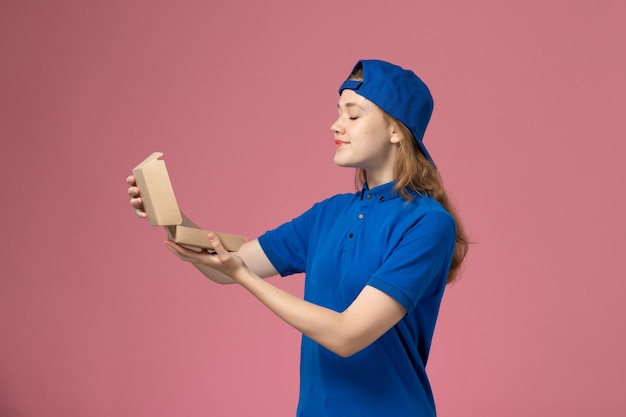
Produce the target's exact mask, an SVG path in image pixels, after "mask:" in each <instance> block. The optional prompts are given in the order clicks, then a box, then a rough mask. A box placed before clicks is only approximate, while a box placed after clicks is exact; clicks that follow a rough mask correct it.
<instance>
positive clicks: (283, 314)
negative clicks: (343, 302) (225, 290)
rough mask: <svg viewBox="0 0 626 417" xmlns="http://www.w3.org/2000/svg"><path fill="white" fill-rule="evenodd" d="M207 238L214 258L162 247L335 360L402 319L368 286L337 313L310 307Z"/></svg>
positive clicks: (169, 244)
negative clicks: (226, 283)
mask: <svg viewBox="0 0 626 417" xmlns="http://www.w3.org/2000/svg"><path fill="white" fill-rule="evenodd" d="M210 238H211V240H212V242H213V245H214V247H215V251H216V254H215V255H210V254H207V253H198V252H195V251H192V250H189V249H186V248H184V247H182V246H180V245H177V244H176V243H174V242H171V241H167V242H166V243H165V244H166V246H167V247H168V248H169V249H170V250H171V251H172V252H173V253H174V254H175V255H176V256H178V257H179V258H181V259H182V260H184V261H187V262H191V263H194V264H202V265H206V266H207V267H209V268H211V269H213V270H218V271H220V272H221V273H223V274H224V275H226V276H228V277H230V278H231V279H232V280H233V281H235V282H237V283H239V284H240V285H241V286H243V287H244V288H246V289H247V290H248V291H249V292H250V293H251V294H252V295H254V296H255V297H256V298H257V299H258V300H259V301H261V302H262V303H263V304H265V306H267V307H268V308H269V309H270V310H271V311H272V312H274V313H275V314H276V315H277V316H278V317H280V318H281V319H282V320H284V321H285V322H286V323H288V324H289V325H291V326H292V327H294V328H295V329H297V330H299V331H300V332H302V333H303V334H305V335H306V336H308V337H310V338H311V339H313V340H315V341H316V342H318V343H319V344H321V345H322V346H324V347H326V348H327V349H329V350H331V351H333V352H335V353H336V354H338V355H340V356H343V357H348V356H350V355H353V354H354V353H356V352H358V351H360V350H362V349H363V348H365V347H367V346H369V345H370V344H371V343H372V342H374V341H375V340H376V339H378V338H379V337H380V336H382V335H383V334H384V333H385V332H386V331H387V330H389V329H390V328H391V327H392V326H394V325H395V324H396V323H397V322H398V321H399V320H400V319H402V317H404V315H405V314H406V310H405V309H404V307H402V305H400V303H398V302H397V301H396V300H394V299H393V298H391V297H390V296H388V295H387V294H385V293H384V292H382V291H380V290H378V289H376V288H374V287H370V286H366V287H365V288H364V289H363V290H362V292H361V293H360V294H359V296H358V297H357V298H356V300H355V301H354V302H353V303H352V304H351V305H350V306H349V307H348V308H347V309H346V310H345V311H343V312H336V311H334V310H330V309H327V308H324V307H320V306H318V305H315V304H312V303H310V302H308V301H305V300H302V299H300V298H298V297H295V296H293V295H291V294H289V293H288V292H286V291H283V290H281V289H279V288H277V287H275V286H274V285H272V284H270V283H269V282H267V281H264V280H263V279H262V278H261V277H260V276H259V275H257V274H256V273H255V272H254V271H253V270H251V269H250V268H248V266H247V265H246V262H245V260H244V259H243V258H240V257H239V256H237V254H233V253H229V252H227V251H226V250H225V249H224V248H223V246H222V245H221V243H220V242H219V239H218V238H217V237H215V236H214V235H210ZM256 244H257V245H258V242H257V243H256ZM259 249H261V248H260V245H259ZM261 252H262V249H261Z"/></svg>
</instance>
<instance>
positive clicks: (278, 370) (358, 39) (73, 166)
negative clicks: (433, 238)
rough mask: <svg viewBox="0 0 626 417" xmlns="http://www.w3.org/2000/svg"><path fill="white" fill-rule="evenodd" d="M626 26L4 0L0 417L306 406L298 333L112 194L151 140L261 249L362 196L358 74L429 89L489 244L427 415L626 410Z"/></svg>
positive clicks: (419, 13) (205, 201) (465, 10)
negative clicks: (259, 239) (371, 64)
mask: <svg viewBox="0 0 626 417" xmlns="http://www.w3.org/2000/svg"><path fill="white" fill-rule="evenodd" d="M625 22H626V3H625V2H624V1H623V0H614V1H609V0H606V1H596V2H589V1H582V0H558V1H546V0H540V1H539V0H527V1H524V2H512V1H501V0H477V1H465V0H459V1H429V2H425V1H416V0H406V1H393V0H389V1H384V2H383V1H361V2H357V3H355V2H341V1H309V2H297V1H286V0H284V1H252V0H248V1H245V0H244V1H242V0H235V1H228V2H224V1H222V2H217V1H213V2H207V1H175V0H170V1H166V0H163V1H147V0H145V1H122V0H114V1H112V0H109V1H80V0H75V1H68V0H64V1H54V2H53V1H19V0H3V1H2V2H0V53H1V59H2V63H1V65H0V74H1V79H0V83H1V84H0V106H1V107H0V118H1V119H2V120H1V123H0V137H1V139H2V152H0V170H1V172H0V174H1V175H0V181H2V184H1V185H2V188H1V189H2V192H3V198H2V205H1V208H0V210H2V211H1V214H2V218H3V219H4V220H3V222H4V224H3V231H4V233H3V236H4V241H3V242H2V251H1V252H0V257H1V258H0V261H1V264H2V267H3V268H2V273H1V278H0V415H1V416H2V417H18V416H22V417H32V416H90V417H99V416H120V417H126V416H129V417H130V416H153V417H158V416H188V417H194V416H207V415H213V416H244V415H255V416H291V415H293V414H294V410H295V406H296V401H297V385H298V345H299V334H298V333H297V332H296V331H294V330H292V329H291V328H289V327H288V326H287V325H285V324H283V323H282V322H281V321H280V320H278V319H277V318H275V317H274V316H273V315H272V314H271V313H270V312H268V311H266V310H265V309H264V308H263V307H262V306H261V305H260V304H259V303H257V302H256V301H255V300H254V299H252V298H251V297H250V296H249V295H248V294H247V293H245V292H244V291H243V290H242V289H241V288H238V287H235V286H233V287H220V286H217V285H214V284H213V283H211V282H210V281H208V280H206V279H204V278H203V277H201V276H200V275H199V274H198V273H196V272H195V270H194V269H193V268H191V267H190V266H188V265H184V264H182V263H181V262H179V261H178V260H177V259H175V258H174V257H173V256H171V255H170V254H169V252H167V250H166V249H165V248H164V247H163V243H162V242H163V240H164V233H163V231H162V230H161V229H159V228H150V227H148V225H147V224H146V223H145V222H142V221H140V220H139V219H137V218H136V217H135V216H134V215H133V214H132V211H131V209H130V208H129V206H128V197H127V195H126V188H127V187H126V185H125V183H124V179H125V177H126V176H127V175H128V174H129V172H130V170H131V168H132V167H133V166H134V165H135V164H137V163H138V162H140V161H141V160H142V159H143V158H145V157H146V156H148V155H149V154H150V153H151V152H153V151H162V152H164V153H165V157H166V161H167V164H168V168H169V170H170V173H171V177H172V182H173V184H174V187H175V190H176V193H177V198H178V200H179V203H180V205H181V207H182V208H183V210H184V211H186V212H187V214H189V215H190V216H191V217H192V218H194V219H195V220H196V221H197V222H198V223H200V224H201V225H202V226H203V227H205V228H211V229H214V230H218V231H224V232H231V233H239V234H245V235H247V236H248V237H250V238H253V237H256V236H257V235H258V234H260V233H262V232H263V231H265V230H266V229H268V228H272V227H274V226H276V225H278V224H280V223H281V222H283V221H286V220H289V219H290V218H291V217H293V216H295V215H297V214H299V213H301V212H302V211H304V210H305V209H307V208H308V207H309V206H310V205H311V204H312V203H313V202H315V201H317V200H320V199H322V198H324V197H326V196H329V195H331V194H334V193H337V192H350V191H352V190H353V186H352V175H353V173H352V171H351V170H346V169H341V168H337V167H335V166H334V165H333V163H332V155H333V152H334V148H333V141H332V135H331V133H330V130H329V126H330V124H331V122H332V121H333V120H334V117H335V115H336V101H337V98H338V97H337V93H336V88H337V87H338V85H339V83H340V82H341V81H342V80H343V79H344V78H345V77H346V75H347V74H348V72H349V70H350V69H351V67H352V65H353V64H354V63H355V62H356V60H357V59H359V58H381V59H386V60H390V61H393V62H396V63H398V64H401V65H403V66H406V67H410V68H412V69H414V70H415V71H416V72H417V73H418V74H420V75H421V76H422V77H423V78H424V80H426V82H427V83H428V84H429V85H430V87H431V89H432V91H433V94H434V96H435V102H436V105H435V113H434V116H433V120H432V124H431V126H430V128H429V131H428V132H427V137H426V143H427V145H428V147H429V149H430V150H431V154H432V155H433V156H434V158H435V160H436V161H437V163H438V165H439V167H440V170H441V172H442V174H443V176H444V179H445V182H446V185H447V188H448V189H449V190H450V193H451V196H452V198H453V199H454V201H455V202H456V204H457V206H458V208H459V211H460V212H461V214H462V216H463V218H464V220H465V222H466V225H467V228H468V231H469V233H470V234H471V237H472V239H473V241H474V242H475V244H474V245H473V246H472V248H471V251H470V255H469V258H468V261H467V264H466V267H465V273H464V275H463V276H462V278H461V281H460V282H459V283H458V284H457V285H455V286H453V287H450V288H449V289H448V291H447V293H446V296H445V298H444V303H443V310H442V313H441V316H440V321H439V326H438V328H437V331H436V334H435V340H434V343H433V348H432V354H431V360H430V363H429V372H430V375H431V380H432V384H433V388H434V392H435V396H436V400H437V405H438V409H439V415H440V416H443V417H446V416H449V417H452V416H476V417H484V416H508V417H516V416H535V417H542V416H545V417H548V416H550V417H552V416H565V415H567V416H570V417H577V416H591V415H602V416H623V415H625V414H626V396H624V382H623V380H624V377H625V376H626V375H625V374H626V359H625V355H624V352H625V351H626V341H625V337H624V328H625V326H624V321H625V320H624V319H625V313H626V309H625V307H624V303H623V302H622V298H623V294H624V293H625V291H626V279H625V278H626V266H625V263H624V253H625V249H626V220H625V218H624V213H625V212H626V199H625V197H624V191H625V186H626V181H625V178H626V169H625V165H626V164H625V163H624V158H625V156H626V143H625V140H624V139H625V135H626V117H624V114H625V109H626V82H625V77H626V60H625V53H624V51H625V49H624V45H626V24H625ZM271 280H272V281H273V282H275V283H276V284H278V285H280V286H281V287H283V288H286V289H288V290H289V291H291V292H294V293H296V294H300V293H301V290H302V277H301V276H298V277H294V278H290V279H280V278H272V279H271Z"/></svg>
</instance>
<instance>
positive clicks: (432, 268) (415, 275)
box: [367, 211, 456, 312]
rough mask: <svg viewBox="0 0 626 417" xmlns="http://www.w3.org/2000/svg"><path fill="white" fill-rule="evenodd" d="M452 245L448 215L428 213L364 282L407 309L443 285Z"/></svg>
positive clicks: (452, 230)
mask: <svg viewBox="0 0 626 417" xmlns="http://www.w3.org/2000/svg"><path fill="white" fill-rule="evenodd" d="M455 244H456V225H455V223H454V219H453V218H452V216H450V215H449V214H448V213H446V212H440V211H432V212H428V213H426V214H424V216H423V217H421V218H420V219H419V220H418V221H417V222H416V223H415V224H414V225H413V226H412V227H411V228H409V229H408V230H407V231H406V232H405V234H404V235H403V237H402V239H401V240H400V242H399V243H398V244H397V246H396V247H395V248H394V249H393V250H392V252H391V253H390V254H389V256H388V257H387V259H386V260H385V261H384V262H383V264H382V265H381V266H380V268H378V270H377V271H376V272H375V273H374V274H373V275H372V276H371V278H370V279H369V281H368V283H367V285H370V286H372V287H375V288H377V289H379V290H381V291H383V292H384V293H386V294H388V295H389V296H391V297H392V298H394V299H395V300H396V301H398V302H399V303H400V304H402V306H403V307H404V308H405V309H406V311H407V312H411V311H412V310H413V309H414V308H415V306H416V305H417V303H418V301H419V300H420V299H421V298H423V297H427V296H429V295H432V294H433V293H435V292H437V291H438V290H439V289H440V288H441V287H442V286H444V285H445V282H446V280H447V277H448V272H449V269H450V263H451V262H452V255H453V254H454V248H455Z"/></svg>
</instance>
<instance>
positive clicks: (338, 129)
mask: <svg viewBox="0 0 626 417" xmlns="http://www.w3.org/2000/svg"><path fill="white" fill-rule="evenodd" d="M340 120H341V117H338V118H337V120H335V122H334V123H333V124H332V125H330V130H331V131H332V132H333V133H334V134H335V135H340V134H342V133H343V131H344V130H343V125H342V123H341V122H340Z"/></svg>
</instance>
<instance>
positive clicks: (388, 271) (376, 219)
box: [127, 60, 468, 417]
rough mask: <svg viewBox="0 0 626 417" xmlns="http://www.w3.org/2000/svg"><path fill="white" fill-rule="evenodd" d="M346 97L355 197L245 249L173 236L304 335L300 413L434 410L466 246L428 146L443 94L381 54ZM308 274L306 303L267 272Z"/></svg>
mask: <svg viewBox="0 0 626 417" xmlns="http://www.w3.org/2000/svg"><path fill="white" fill-rule="evenodd" d="M339 93H340V99H339V104H338V110H339V117H338V118H337V120H336V121H335V123H334V124H333V125H332V126H331V129H332V131H333V133H334V136H335V146H336V153H335V163H336V164H337V165H339V166H342V167H354V168H356V182H357V185H358V189H359V191H358V192H357V193H354V194H342V195H337V196H334V197H331V198H329V199H327V200H324V201H322V202H320V203H317V204H315V205H314V206H313V207H312V208H311V209H309V210H308V211H307V212H305V213H304V214H302V215H301V216H299V217H297V218H296V219H294V220H292V221H290V222H288V223H285V224H283V225H282V226H280V227H278V228H276V229H274V230H271V231H268V232H266V233H265V234H263V235H262V236H260V237H259V238H258V239H256V240H253V241H250V242H247V243H245V244H244V245H243V246H242V247H241V249H240V250H239V251H238V252H237V253H229V252H227V251H226V250H224V248H223V246H222V245H221V243H220V241H219V239H218V238H217V237H216V236H215V235H213V234H210V235H209V238H210V239H211V241H212V243H213V244H214V247H215V253H214V254H209V253H198V252H195V251H192V250H188V249H186V248H184V247H182V246H179V245H177V244H175V243H174V242H171V241H167V242H166V243H165V244H166V246H167V248H168V249H169V250H171V251H172V252H173V253H174V254H175V255H176V256H178V257H179V258H180V259H182V260H184V261H187V262H191V263H192V264H194V265H195V266H196V267H197V268H198V269H199V270H200V271H201V272H203V273H204V274H205V275H206V276H207V277H209V278H210V279H212V280H214V281H216V282H219V283H238V284H240V285H241V286H243V287H244V288H245V289H247V290H248V291H249V292H250V293H251V294H252V295H254V297H256V298H257V299H258V300H259V301H261V302H262V303H263V304H265V305H266V306H267V307H268V308H269V309H270V310H271V311H273V312H274V313H275V314H276V315H277V316H279V317H280V318H281V319H282V320H284V321H285V322H287V323H288V324H289V325H291V326H293V327H294V328H296V329H297V330H299V331H300V332H301V333H302V334H303V336H302V347H301V369H300V399H299V404H298V416H301V417H305V416H307V417H308V416H311V417H313V416H314V417H320V416H342V417H345V416H359V417H363V416H380V417H387V416H394V417H402V416H434V415H435V405H434V400H433V396H432V392H431V388H430V385H429V382H428V378H427V375H426V372H425V366H426V361H427V358H428V353H429V348H430V344H431V340H432V336H433V332H434V326H435V321H436V318H437V314H438V311H439V306H440V303H441V298H442V295H443V291H444V288H445V286H446V283H449V282H452V281H453V280H454V279H455V277H456V275H457V273H458V270H459V267H460V265H461V262H462V261H463V258H464V257H465V253H466V251H467V246H468V242H467V238H466V236H465V233H464V231H463V227H462V225H461V223H460V222H459V219H458V218H457V217H456V215H455V213H454V210H453V208H452V206H451V205H450V202H449V201H448V198H447V197H446V194H445V191H444V189H443V187H442V183H441V180H440V177H439V174H438V172H437V169H436V167H435V164H434V162H433V160H432V158H431V157H430V155H429V153H428V151H427V150H426V148H425V147H424V145H423V141H422V140H423V135H424V131H425V130H426V126H427V125H428V121H429V120H430V115H431V113H432V108H433V101H432V97H431V95H430V92H429V91H428V88H427V87H426V85H425V84H424V83H423V82H422V81H421V80H420V79H419V78H418V77H417V76H416V75H415V74H414V73H413V72H412V71H408V70H404V69H402V68H401V67H398V66H396V65H393V64H390V63H387V62H383V61H377V60H363V61H359V62H358V63H357V65H356V66H355V68H354V70H353V71H352V73H351V75H350V77H349V78H348V80H346V81H345V82H344V83H343V84H342V85H341V87H340V89H339ZM127 181H128V183H129V184H130V185H131V187H130V188H129V194H130V196H131V197H132V198H131V205H132V206H133V207H134V208H135V210H136V212H137V214H138V215H140V216H141V217H145V213H144V211H143V207H142V204H141V196H140V192H139V191H140V190H138V189H137V187H136V186H135V181H134V178H133V177H132V176H131V177H129V178H128V180H127ZM300 272H305V273H306V279H305V291H304V300H302V299H300V298H298V297H295V296H293V295H291V294H289V293H287V292H285V291H282V290H280V289H278V288H276V287H275V286H273V285H271V284H270V283H268V282H267V281H265V280H263V279H262V278H265V277H269V276H273V275H276V274H280V275H283V276H285V275H290V274H294V273H300Z"/></svg>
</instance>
